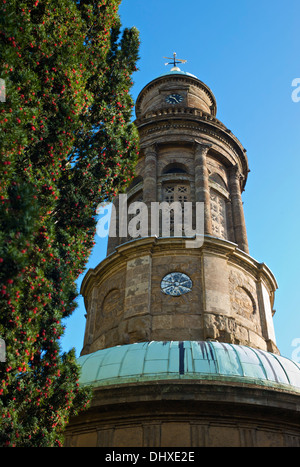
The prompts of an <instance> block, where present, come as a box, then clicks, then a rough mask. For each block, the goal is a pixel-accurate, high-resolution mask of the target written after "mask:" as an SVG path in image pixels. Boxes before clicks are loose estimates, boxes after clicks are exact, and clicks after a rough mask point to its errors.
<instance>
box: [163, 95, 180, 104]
mask: <svg viewBox="0 0 300 467" xmlns="http://www.w3.org/2000/svg"><path fill="white" fill-rule="evenodd" d="M165 101H166V102H167V104H179V103H180V102H182V101H183V97H182V96H181V95H180V94H170V95H169V96H167V97H166V99H165Z"/></svg>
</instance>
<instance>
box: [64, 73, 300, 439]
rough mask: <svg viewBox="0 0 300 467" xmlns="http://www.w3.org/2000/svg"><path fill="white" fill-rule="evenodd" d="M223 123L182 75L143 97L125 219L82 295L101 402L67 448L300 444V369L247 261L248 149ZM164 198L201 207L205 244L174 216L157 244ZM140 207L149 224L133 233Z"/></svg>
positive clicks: (156, 84) (268, 293)
mask: <svg viewBox="0 0 300 467" xmlns="http://www.w3.org/2000/svg"><path fill="white" fill-rule="evenodd" d="M216 113H217V105H216V99H215V97H214V95H213V93H212V91H211V90H210V89H209V87H208V86H207V85H205V84H204V83H203V82H202V81H200V80H199V79H198V78H196V77H195V76H194V75H192V74H190V73H185V72H182V71H181V70H179V69H178V68H177V67H175V68H173V69H172V70H171V71H170V72H168V73H165V74H163V75H161V76H159V77H158V78H156V79H154V80H153V81H151V82H150V83H149V84H147V85H146V86H145V87H144V88H143V89H142V91H141V92H140V94H139V96H138V98H137V101H136V121H135V124H136V126H137V128H138V131H139V135H140V148H141V150H140V157H139V160H138V163H137V167H136V178H135V179H134V180H133V182H132V184H131V186H130V187H129V190H128V192H127V197H126V201H127V205H126V209H127V208H128V210H127V214H126V217H125V223H124V219H123V220H122V221H120V212H121V210H122V209H123V210H124V206H123V205H122V206H121V205H120V203H121V204H122V203H123V201H121V198H119V199H118V200H116V202H115V210H116V212H117V213H118V214H119V216H117V217H116V225H115V226H114V229H116V232H117V233H118V235H116V236H113V235H112V236H110V237H109V241H108V251H107V257H106V258H105V259H104V261H102V262H101V263H100V264H99V265H98V266H97V267H96V268H95V269H90V270H89V271H88V272H87V274H86V276H85V278H84V280H83V283H82V288H81V293H82V295H83V296H84V300H85V305H86V310H87V323H86V330H85V337H84V345H83V349H82V353H81V355H82V356H81V357H80V358H79V362H80V363H81V365H82V377H81V383H82V384H93V385H94V387H95V397H94V400H93V403H92V407H91V409H89V411H88V412H87V414H85V415H83V416H81V417H77V418H76V419H74V420H72V421H71V424H70V426H69V428H68V430H67V444H68V445H77V446H79V445H98V446H150V447H151V446H153V447H154V446H212V445H220V446H228V445H236V446H258V445H272V443H275V444H276V445H299V439H300V430H299V423H298V422H297V417H298V416H299V391H300V369H299V365H297V364H296V363H294V362H291V361H290V360H288V359H284V358H283V357H281V356H280V355H279V350H278V349H277V346H276V340H275V334H274V327H273V313H274V311H273V304H274V294H275V290H276V288H277V284H276V280H275V278H274V276H273V274H272V272H271V271H270V270H269V268H268V267H267V266H266V265H265V264H264V263H259V262H257V261H256V260H255V259H254V258H252V257H251V256H250V254H249V248H248V240H247V232H246V226H245V219H244V211H243V203H242V192H243V190H244V189H245V185H246V181H247V176H248V172H249V167H248V159H247V155H246V150H245V149H244V148H243V146H242V144H241V143H240V142H239V140H238V139H237V138H236V136H235V135H234V134H233V133H232V132H231V131H230V130H228V128H227V127H226V126H225V125H224V124H223V123H222V122H220V121H219V120H218V119H217V118H216ZM134 202H138V203H140V204H138V205H133V203H134ZM163 202H164V203H167V204H168V205H170V204H171V203H178V204H179V206H181V211H182V213H183V214H184V215H185V211H184V206H185V204H186V203H191V205H192V206H196V205H197V203H198V204H199V205H201V206H202V207H203V209H202V211H199V212H201V216H202V217H201V219H202V226H203V229H202V233H201V235H200V236H199V235H198V232H197V235H195V236H193V235H187V234H186V231H185V229H182V230H180V231H178V229H177V230H176V222H175V221H174V216H173V217H172V214H170V219H169V220H170V232H169V235H165V234H163V232H162V231H161V230H158V234H157V235H153V230H152V229H151V227H152V226H151V222H152V221H153V219H152V217H151V216H150V214H149V213H150V212H151V206H152V205H153V203H163ZM130 206H132V207H134V206H137V208H136V213H139V214H140V213H141V211H142V210H143V209H144V208H145V209H146V212H147V216H148V221H149V222H148V224H147V230H146V232H145V229H144V230H142V229H141V230H140V235H137V236H135V237H132V236H130V232H129V229H128V228H127V227H128V226H129V223H130V221H131V220H132V213H133V212H134V210H133V211H132V210H130ZM198 215H200V214H199V213H198V211H197V210H195V211H193V216H192V221H193V226H195V223H196V224H197V219H198V218H197V216H198ZM124 225H125V228H124ZM178 232H180V235H179V234H178ZM199 238H200V240H201V241H200V240H199ZM221 414H222V415H221ZM258 426H259V427H260V428H257V427H258ZM229 434H230V436H229ZM272 436H273V437H272ZM230 437H231V438H230ZM183 443H184V444H183Z"/></svg>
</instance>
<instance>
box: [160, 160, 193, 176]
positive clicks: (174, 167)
mask: <svg viewBox="0 0 300 467" xmlns="http://www.w3.org/2000/svg"><path fill="white" fill-rule="evenodd" d="M187 173H188V172H187V170H186V167H185V165H184V164H181V163H180V162H173V163H171V164H168V165H166V167H165V168H164V169H163V174H164V175H165V174H187Z"/></svg>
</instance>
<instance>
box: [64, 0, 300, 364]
mask: <svg viewBox="0 0 300 467" xmlns="http://www.w3.org/2000/svg"><path fill="white" fill-rule="evenodd" d="M120 15H121V20H122V24H123V26H124V27H131V26H136V27H137V28H138V30H139V31H140V39H141V46H140V57H141V58H140V60H139V63H138V67H139V71H138V72H136V73H135V74H134V76H133V80H134V87H133V91H132V95H133V98H134V99H136V97H137V95H138V94H139V92H140V91H141V89H142V88H143V87H144V86H145V85H146V84H147V83H148V82H149V81H151V80H152V79H154V78H156V77H157V76H158V75H160V74H161V73H164V72H165V71H167V67H165V65H164V63H165V62H166V60H165V59H164V58H163V57H164V56H172V54H173V52H176V53H177V56H178V58H182V59H186V60H187V63H186V64H185V65H183V66H182V69H183V70H184V71H188V72H190V73H192V74H194V75H196V76H197V77H198V78H199V79H200V80H201V81H204V82H205V83H206V84H207V85H208V86H209V87H210V88H211V90H212V91H213V93H214V95H215V97H216V100H217V105H218V111H217V118H218V119H219V120H221V121H222V122H223V123H224V124H225V125H226V126H227V127H228V128H229V129H230V130H231V131H232V132H233V133H234V134H235V136H237V138H238V139H239V140H240V141H241V143H242V144H243V146H244V147H245V148H246V149H247V154H248V159H249V166H250V169H251V172H250V173H249V177H248V181H247V184H246V189H245V192H244V193H243V202H244V211H245V218H246V226H247V232H248V241H249V248H250V255H251V256H252V257H254V258H255V259H256V260H257V261H259V262H264V263H266V264H267V265H268V266H269V268H270V269H271V270H272V272H273V273H274V275H275V277H276V279H277V282H278V286H279V288H278V290H277V292H276V299H275V306H274V308H275V309H276V314H275V317H274V325H275V332H276V338H277V345H278V347H279V350H280V351H281V354H282V355H284V356H286V357H289V358H292V357H293V358H294V359H295V360H297V361H300V313H299V310H300V305H299V298H298V290H299V289H300V272H299V260H300V247H299V240H298V236H299V228H300V216H299V211H300V209H299V198H300V197H299V186H300V170H299V169H300V167H299V165H300V102H294V101H293V100H292V92H293V90H294V89H295V88H293V87H292V81H293V80H294V79H295V78H299V79H300V56H299V44H300V28H299V17H300V2H299V0H286V1H283V0H260V1H258V0H228V1H226V2H225V1H224V0H211V1H209V2H208V1H204V0H185V1H179V0H123V1H122V4H121V7H120ZM299 96H300V92H299ZM96 242H97V243H96V246H95V249H94V251H93V253H92V255H91V257H90V261H89V264H88V267H95V266H96V265H97V264H98V263H99V262H100V261H101V260H102V259H104V257H105V255H106V241H105V240H100V239H97V238H96ZM82 277H83V276H82ZM82 277H80V278H79V281H78V284H79V286H80V283H81V280H82ZM78 303H79V307H78V308H77V310H76V311H75V312H74V314H73V315H72V317H71V318H68V320H67V321H66V332H65V336H64V337H63V339H62V349H63V350H69V349H70V348H71V347H75V349H76V354H77V355H79V353H80V351H81V349H82V345H83V336H84V329H85V318H84V314H85V309H84V305H83V300H82V297H80V298H79V299H78ZM297 339H298V342H297Z"/></svg>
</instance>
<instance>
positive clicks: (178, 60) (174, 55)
mask: <svg viewBox="0 0 300 467" xmlns="http://www.w3.org/2000/svg"><path fill="white" fill-rule="evenodd" d="M176 55H177V54H176V52H174V53H173V58H172V57H163V58H167V59H168V60H173V61H172V62H167V63H165V65H173V68H172V69H171V71H172V70H177V69H179V68H178V67H177V66H176V65H177V63H186V62H187V60H180V59H179V58H177V59H176Z"/></svg>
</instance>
